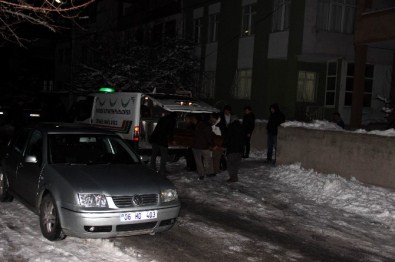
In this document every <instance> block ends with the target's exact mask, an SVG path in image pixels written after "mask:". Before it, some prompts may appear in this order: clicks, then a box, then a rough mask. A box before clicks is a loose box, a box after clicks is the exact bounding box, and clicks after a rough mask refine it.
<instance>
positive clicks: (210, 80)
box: [200, 71, 215, 98]
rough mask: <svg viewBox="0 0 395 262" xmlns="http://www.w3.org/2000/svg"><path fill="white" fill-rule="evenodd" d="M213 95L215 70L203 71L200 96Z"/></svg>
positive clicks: (209, 96) (212, 96)
mask: <svg viewBox="0 0 395 262" xmlns="http://www.w3.org/2000/svg"><path fill="white" fill-rule="evenodd" d="M214 95H215V71H206V72H204V73H203V79H202V89H201V92H200V96H201V97H203V98H214Z"/></svg>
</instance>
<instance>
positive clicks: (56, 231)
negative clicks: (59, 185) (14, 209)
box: [40, 194, 66, 241]
mask: <svg viewBox="0 0 395 262" xmlns="http://www.w3.org/2000/svg"><path fill="white" fill-rule="evenodd" d="M40 228H41V233H42V234H43V236H44V237H45V238H46V239H48V240H50V241H58V240H62V239H64V238H65V237H66V236H65V235H64V234H63V231H62V227H61V225H60V220H59V213H58V209H57V207H56V205H55V201H54V200H53V198H52V196H51V195H50V194H47V195H45V196H44V197H43V199H42V201H41V204H40Z"/></svg>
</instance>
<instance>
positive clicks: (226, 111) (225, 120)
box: [220, 105, 232, 170]
mask: <svg viewBox="0 0 395 262" xmlns="http://www.w3.org/2000/svg"><path fill="white" fill-rule="evenodd" d="M231 117H232V107H231V106H230V105H225V106H224V108H223V110H222V112H221V114H220V119H221V122H220V123H221V125H222V127H223V128H222V129H221V131H222V137H223V138H224V139H226V136H227V133H228V127H229V124H230V123H231ZM220 167H221V170H226V168H227V161H226V157H225V156H224V155H223V157H221V161H220Z"/></svg>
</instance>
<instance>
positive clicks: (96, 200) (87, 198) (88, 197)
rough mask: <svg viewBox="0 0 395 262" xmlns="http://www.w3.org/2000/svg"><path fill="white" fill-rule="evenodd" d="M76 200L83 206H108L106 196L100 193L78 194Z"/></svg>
mask: <svg viewBox="0 0 395 262" xmlns="http://www.w3.org/2000/svg"><path fill="white" fill-rule="evenodd" d="M78 201H79V204H80V205H81V206H84V207H108V205H107V199H106V196H105V195H102V194H78Z"/></svg>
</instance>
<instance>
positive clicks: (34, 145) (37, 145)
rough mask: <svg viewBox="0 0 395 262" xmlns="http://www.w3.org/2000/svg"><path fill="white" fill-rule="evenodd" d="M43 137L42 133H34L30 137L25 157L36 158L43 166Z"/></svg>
mask: <svg viewBox="0 0 395 262" xmlns="http://www.w3.org/2000/svg"><path fill="white" fill-rule="evenodd" d="M42 151H43V137H42V134H41V132H39V131H34V132H33V133H32V135H31V137H30V140H29V143H28V145H27V149H26V152H25V156H35V157H36V159H37V164H38V165H39V166H41V164H42Z"/></svg>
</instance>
